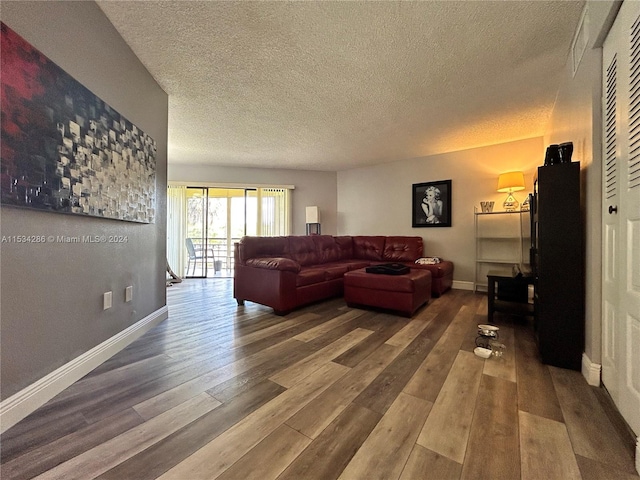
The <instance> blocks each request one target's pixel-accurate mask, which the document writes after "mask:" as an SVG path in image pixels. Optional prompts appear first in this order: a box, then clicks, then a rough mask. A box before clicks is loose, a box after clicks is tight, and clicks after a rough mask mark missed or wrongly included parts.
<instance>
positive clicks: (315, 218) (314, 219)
mask: <svg viewBox="0 0 640 480" xmlns="http://www.w3.org/2000/svg"><path fill="white" fill-rule="evenodd" d="M306 217H307V223H320V209H319V208H318V207H315V206H314V207H307V210H306Z"/></svg>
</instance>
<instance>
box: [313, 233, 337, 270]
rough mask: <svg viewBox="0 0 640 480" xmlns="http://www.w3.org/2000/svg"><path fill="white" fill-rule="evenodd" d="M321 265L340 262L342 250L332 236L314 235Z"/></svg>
mask: <svg viewBox="0 0 640 480" xmlns="http://www.w3.org/2000/svg"><path fill="white" fill-rule="evenodd" d="M311 239H312V240H313V243H314V244H315V246H316V252H317V254H318V259H319V261H320V263H329V262H335V261H337V260H340V249H339V248H338V245H337V244H336V241H335V240H334V239H333V237H332V236H331V235H312V236H311Z"/></svg>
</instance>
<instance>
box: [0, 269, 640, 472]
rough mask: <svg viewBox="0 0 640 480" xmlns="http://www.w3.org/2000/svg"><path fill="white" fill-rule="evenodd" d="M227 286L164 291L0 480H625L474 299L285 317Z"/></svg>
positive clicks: (16, 438)
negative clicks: (158, 320)
mask: <svg viewBox="0 0 640 480" xmlns="http://www.w3.org/2000/svg"><path fill="white" fill-rule="evenodd" d="M231 282H232V281H231V280H230V279H206V280H196V279H194V280H186V281H185V282H183V283H182V284H177V285H174V286H172V287H170V288H168V291H167V295H168V304H169V319H168V320H166V321H164V322H163V323H162V324H160V325H158V326H157V327H156V328H154V329H153V330H151V331H149V332H148V333H147V334H146V335H144V336H143V337H142V338H140V339H139V340H138V341H136V342H134V343H133V344H131V345H130V346H129V347H127V348H126V349H125V350H123V351H122V352H120V353H119V354H117V355H116V356H114V357H113V358H111V359H109V360H108V361H107V362H105V363H104V364H102V365H101V366H100V367H98V368H96V369H95V370H94V371H93V372H91V373H90V374H89V375H87V376H86V377H85V378H83V379H81V380H79V381H78V382H76V383H75V384H73V385H72V386H70V387H69V388H68V389H67V390H65V391H64V392H62V393H61V394H60V395H58V396H57V397H56V398H54V399H52V400H51V401H50V402H48V403H47V404H46V405H44V406H43V407H41V408H40V409H38V410H37V411H36V412H34V413H33V414H32V415H30V416H29V417H27V418H26V419H24V420H23V421H22V422H20V423H18V424H17V425H15V426H14V427H13V428H11V429H9V430H8V431H7V432H5V434H4V435H2V437H0V448H1V464H0V477H1V478H2V479H3V480H7V479H28V478H39V479H65V480H66V479H72V478H75V479H93V478H100V479H114V480H116V479H117V480H128V479H131V480H143V479H156V478H161V479H178V480H192V479H200V478H202V479H213V478H217V479H224V480H236V479H238V480H248V479H260V480H267V479H277V480H285V479H286V480H314V479H317V480H332V479H340V480H352V479H366V480H370V479H381V480H396V479H400V480H428V479H436V480H449V479H452V480H453V479H455V480H460V479H474V480H475V479H485V478H486V479H494V480H495V479H498V480H502V479H506V480H518V479H522V480H537V479H545V480H554V479H558V480H567V479H581V478H582V479H584V480H597V479H604V478H611V479H628V480H631V479H634V478H635V479H638V478H639V477H638V475H637V474H636V473H635V470H634V459H633V454H634V451H633V449H634V446H633V445H632V444H630V443H629V442H628V441H627V438H626V437H625V436H624V435H623V434H621V433H620V428H619V425H616V422H615V419H614V417H615V416H612V415H611V412H610V411H607V410H606V408H605V407H604V406H603V401H602V394H601V392H600V391H599V390H598V389H595V388H593V387H590V386H588V385H587V384H586V382H585V380H584V378H583V377H582V376H581V375H580V373H579V372H573V371H568V370H563V369H558V368H553V367H548V366H545V365H542V364H541V363H540V362H539V360H538V356H537V351H536V346H535V341H534V338H533V333H532V330H531V327H530V326H529V325H528V324H527V323H526V322H525V321H522V320H521V319H517V318H514V317H509V316H502V315H499V314H496V316H495V319H494V320H495V322H496V324H498V325H500V327H501V330H500V333H501V341H502V342H503V343H504V344H505V345H506V350H505V353H504V356H503V357H502V358H494V357H492V358H489V359H487V360H483V359H481V358H478V357H476V356H475V355H474V354H473V348H474V347H475V344H474V341H475V337H476V326H477V324H479V323H486V321H487V317H486V308H487V307H486V298H485V297H483V296H481V295H478V294H474V293H472V292H466V291H459V290H458V291H456V290H454V291H450V292H448V293H446V294H445V295H443V296H442V297H441V298H437V299H433V300H431V301H430V303H429V305H428V306H427V307H426V308H423V309H421V310H419V311H418V312H417V314H416V315H414V317H413V318H411V319H407V318H404V317H400V316H396V315H393V314H392V313H389V312H382V311H370V310H360V309H352V308H348V307H347V306H346V305H345V303H344V301H343V300H342V299H333V300H329V301H326V302H322V303H318V304H316V305H312V306H309V307H306V308H303V309H300V310H298V311H295V312H292V313H290V314H289V315H287V316H285V317H278V316H276V315H274V314H273V313H272V311H271V309H269V308H267V307H263V306H261V305H257V304H253V303H251V302H246V305H245V306H244V307H237V306H236V304H235V301H234V300H233V298H232V283H231Z"/></svg>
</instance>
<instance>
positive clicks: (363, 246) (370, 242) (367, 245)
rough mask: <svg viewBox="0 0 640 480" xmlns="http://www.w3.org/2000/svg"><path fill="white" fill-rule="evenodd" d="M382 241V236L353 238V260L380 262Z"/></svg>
mask: <svg viewBox="0 0 640 480" xmlns="http://www.w3.org/2000/svg"><path fill="white" fill-rule="evenodd" d="M384 240H385V237H382V236H366V237H365V236H357V237H353V258H356V259H358V260H382V255H383V252H384ZM416 258H417V257H416Z"/></svg>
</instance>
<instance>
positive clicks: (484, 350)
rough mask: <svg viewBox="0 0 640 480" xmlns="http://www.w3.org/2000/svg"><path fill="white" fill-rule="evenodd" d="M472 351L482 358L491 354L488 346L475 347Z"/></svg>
mask: <svg viewBox="0 0 640 480" xmlns="http://www.w3.org/2000/svg"><path fill="white" fill-rule="evenodd" d="M473 353H475V354H476V355H477V356H479V357H482V358H489V357H490V356H491V350H490V349H489V348H482V347H476V348H474V349H473Z"/></svg>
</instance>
